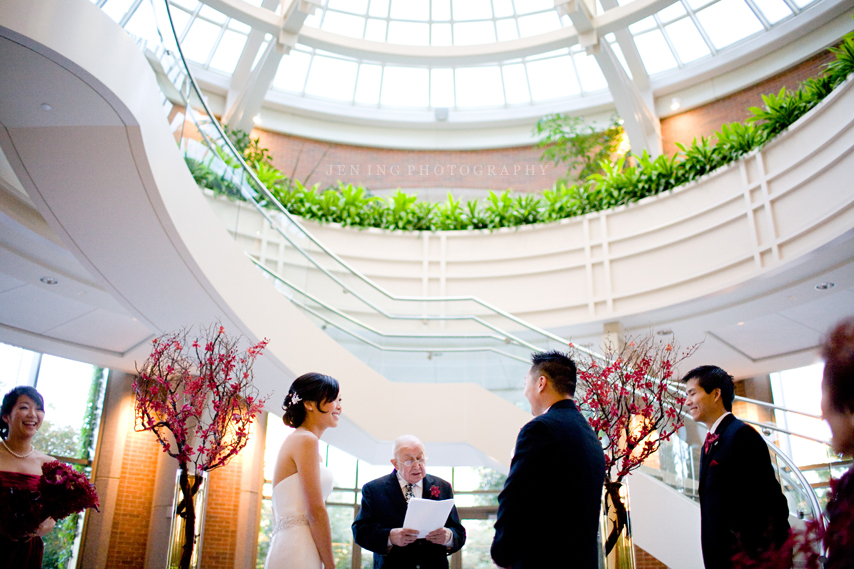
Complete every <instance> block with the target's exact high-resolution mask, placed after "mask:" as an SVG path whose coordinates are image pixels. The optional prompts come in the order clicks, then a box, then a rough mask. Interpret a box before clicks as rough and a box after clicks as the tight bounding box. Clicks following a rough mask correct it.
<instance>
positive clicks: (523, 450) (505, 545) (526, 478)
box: [490, 421, 552, 567]
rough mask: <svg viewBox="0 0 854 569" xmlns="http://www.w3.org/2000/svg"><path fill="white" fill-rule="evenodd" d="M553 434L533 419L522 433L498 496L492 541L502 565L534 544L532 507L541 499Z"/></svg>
mask: <svg viewBox="0 0 854 569" xmlns="http://www.w3.org/2000/svg"><path fill="white" fill-rule="evenodd" d="M551 441H552V435H551V433H550V432H549V430H548V428H546V426H545V425H543V424H541V423H540V422H539V421H531V422H529V423H528V424H527V425H525V426H524V427H522V430H521V431H520V432H519V436H518V437H517V439H516V452H515V454H514V455H513V461H512V462H511V463H510V474H509V475H508V476H507V482H505V484H504V489H503V490H502V491H501V494H499V496H498V519H497V520H496V522H495V538H494V539H493V541H492V549H491V552H490V553H491V554H492V559H493V561H495V564H496V565H498V566H499V567H511V566H512V565H513V564H514V563H515V562H516V561H518V559H519V558H520V555H521V549H522V548H523V547H530V546H531V542H529V541H528V540H527V539H526V538H525V535H526V533H527V530H526V528H527V527H530V524H531V521H532V516H533V515H534V514H533V512H532V511H531V508H532V507H535V506H536V505H537V504H538V503H539V502H538V501H537V498H536V497H535V493H536V489H537V487H538V485H541V484H543V483H544V480H541V479H540V477H541V476H542V475H543V474H544V473H546V472H548V469H547V468H546V466H547V464H546V462H547V461H548V456H549V449H550V443H551Z"/></svg>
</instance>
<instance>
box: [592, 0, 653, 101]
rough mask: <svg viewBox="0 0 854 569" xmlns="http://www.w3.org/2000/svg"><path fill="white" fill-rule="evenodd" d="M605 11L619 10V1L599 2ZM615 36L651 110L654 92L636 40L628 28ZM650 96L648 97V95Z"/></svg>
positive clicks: (617, 31)
mask: <svg viewBox="0 0 854 569" xmlns="http://www.w3.org/2000/svg"><path fill="white" fill-rule="evenodd" d="M599 1H600V2H601V3H602V7H603V8H604V9H605V10H612V9H614V8H617V7H618V5H617V0H599ZM614 35H615V36H616V38H617V45H619V46H620V51H622V52H623V58H624V59H625V60H626V65H628V66H629V71H630V72H631V74H632V81H634V83H635V85H637V86H638V89H640V90H641V93H642V94H643V95H644V99H646V100H647V104H648V105H650V108H652V106H653V100H652V91H651V90H650V87H649V74H648V73H647V72H646V67H645V66H644V64H643V60H642V59H641V56H640V52H638V48H637V46H636V45H635V40H634V39H633V38H632V33H631V32H630V31H629V29H628V28H623V29H621V30H616V31H615V32H614ZM647 94H648V95H647Z"/></svg>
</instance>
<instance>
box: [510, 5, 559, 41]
mask: <svg viewBox="0 0 854 569" xmlns="http://www.w3.org/2000/svg"><path fill="white" fill-rule="evenodd" d="M560 28H561V25H560V18H558V17H557V12H555V11H554V10H551V11H549V12H542V13H541V14H532V15H530V16H522V17H521V18H519V35H520V36H522V37H523V38H525V37H529V36H536V35H538V34H544V33H546V32H550V31H552V30H559V29H560Z"/></svg>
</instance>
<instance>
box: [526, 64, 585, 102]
mask: <svg viewBox="0 0 854 569" xmlns="http://www.w3.org/2000/svg"><path fill="white" fill-rule="evenodd" d="M527 66H528V81H529V82H530V84H531V96H532V97H533V99H534V100H535V101H544V100H547V99H557V98H558V97H568V96H570V95H577V94H578V93H579V88H578V80H577V79H576V77H575V70H573V68H572V58H571V57H570V56H568V55H566V56H563V57H555V58H553V59H543V60H539V61H531V62H529V63H528V64H527Z"/></svg>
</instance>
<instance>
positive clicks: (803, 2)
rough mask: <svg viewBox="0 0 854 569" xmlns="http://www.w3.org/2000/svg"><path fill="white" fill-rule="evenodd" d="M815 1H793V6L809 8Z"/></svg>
mask: <svg viewBox="0 0 854 569" xmlns="http://www.w3.org/2000/svg"><path fill="white" fill-rule="evenodd" d="M815 1H816V0H794V2H795V6H797V7H798V8H804V7H806V6H809V5H810V4H812V3H813V2H815Z"/></svg>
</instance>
